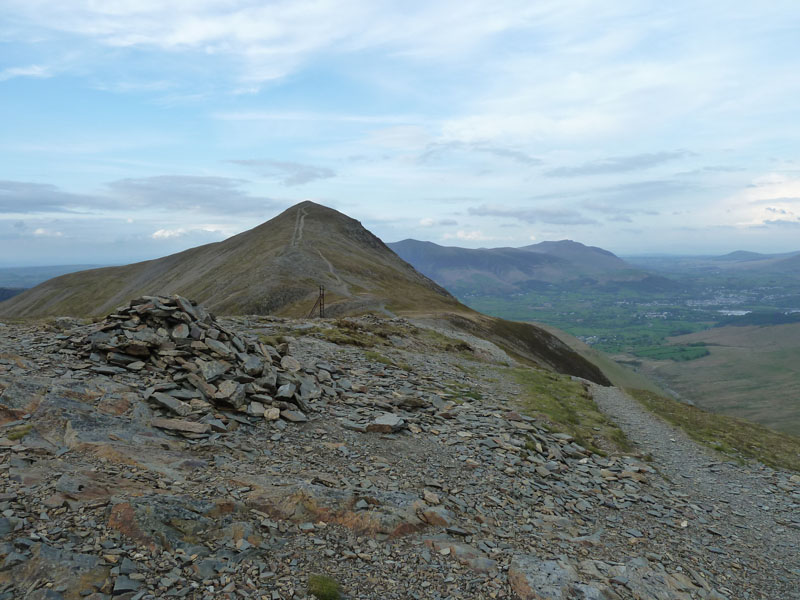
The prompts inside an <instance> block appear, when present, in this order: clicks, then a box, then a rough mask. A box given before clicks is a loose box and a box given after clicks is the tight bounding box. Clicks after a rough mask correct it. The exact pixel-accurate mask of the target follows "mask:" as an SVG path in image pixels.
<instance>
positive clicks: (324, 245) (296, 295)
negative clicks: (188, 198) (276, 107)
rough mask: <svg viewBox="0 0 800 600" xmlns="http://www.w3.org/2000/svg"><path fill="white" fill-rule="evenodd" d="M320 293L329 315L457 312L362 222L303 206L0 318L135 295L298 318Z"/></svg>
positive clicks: (18, 306)
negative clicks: (166, 296)
mask: <svg viewBox="0 0 800 600" xmlns="http://www.w3.org/2000/svg"><path fill="white" fill-rule="evenodd" d="M319 286H324V287H325V288H326V290H327V293H326V296H327V305H328V313H329V314H330V315H335V314H345V313H350V312H365V311H368V310H373V311H385V312H395V311H414V310H417V309H421V310H435V309H448V308H449V309H453V308H456V307H458V306H459V304H458V302H457V301H456V300H455V298H453V297H452V296H451V295H450V294H449V293H448V292H447V291H446V290H445V289H444V288H442V287H440V286H439V285H437V284H436V283H434V282H433V281H431V280H430V279H428V278H427V277H425V276H423V275H421V274H420V273H418V272H417V271H416V270H415V269H414V268H413V267H412V266H411V265H409V264H408V263H406V262H404V261H403V260H402V259H400V258H399V257H398V256H397V255H396V254H395V253H394V252H392V251H391V250H390V249H389V248H388V247H387V246H386V245H385V244H384V243H383V242H382V241H381V240H380V239H379V238H378V237H376V236H375V235H373V234H372V233H370V232H369V231H367V230H366V229H365V228H364V227H363V226H362V225H361V223H359V222H358V221H356V220H355V219H351V218H350V217H348V216H347V215H344V214H342V213H340V212H338V211H336V210H333V209H331V208H328V207H326V206H322V205H320V204H316V203H314V202H308V201H306V202H301V203H300V204H296V205H295V206H292V207H291V208H289V209H287V210H285V211H284V212H283V213H281V214H279V215H278V216H277V217H275V218H273V219H271V220H269V221H267V222H266V223H263V224H261V225H259V226H257V227H255V228H253V229H250V230H249V231H245V232H243V233H240V234H238V235H235V236H233V237H231V238H229V239H227V240H225V241H223V242H217V243H213V244H206V245H204V246H198V247H196V248H191V249H189V250H185V251H183V252H180V253H178V254H172V255H170V256H165V257H164V258H159V259H156V260H150V261H145V262H140V263H135V264H131V265H126V266H122V267H107V268H103V269H93V270H90V271H81V272H78V273H70V274H68V275H63V276H61V277H56V278H54V279H51V280H49V281H46V282H44V283H42V284H41V285H39V286H37V287H35V288H33V289H30V290H28V291H27V292H24V293H23V294H20V295H19V296H16V297H14V298H12V299H11V300H9V301H7V302H4V303H2V304H0V315H2V316H4V317H16V318H19V317H44V316H54V315H73V316H92V315H102V314H107V313H109V312H111V311H113V310H114V309H115V308H116V307H117V306H119V305H121V304H124V303H125V302H127V301H128V300H129V299H130V298H133V297H135V296H141V295H156V294H162V295H163V294H174V293H177V294H181V295H182V296H186V297H189V298H192V299H193V300H196V301H198V302H201V303H203V304H204V305H206V306H207V307H208V308H210V309H211V310H213V311H215V312H217V313H220V314H286V315H304V314H306V313H308V311H309V309H310V308H311V307H312V306H313V304H314V300H315V298H316V297H317V294H318V290H319Z"/></svg>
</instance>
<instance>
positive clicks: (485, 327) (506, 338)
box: [441, 311, 612, 386]
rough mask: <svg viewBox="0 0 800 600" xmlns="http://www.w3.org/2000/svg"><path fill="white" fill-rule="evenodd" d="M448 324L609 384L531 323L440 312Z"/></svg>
mask: <svg viewBox="0 0 800 600" xmlns="http://www.w3.org/2000/svg"><path fill="white" fill-rule="evenodd" d="M441 317H442V318H444V319H445V320H447V321H448V322H449V323H450V325H452V326H454V327H456V328H458V329H460V330H462V331H465V332H467V333H470V334H472V335H475V336H477V337H480V338H483V339H485V340H489V341H490V342H493V343H494V344H496V345H497V346H499V347H500V348H502V349H503V350H505V351H506V352H507V353H508V354H509V355H511V356H513V357H514V358H516V359H518V360H522V361H523V362H530V363H534V364H536V365H537V366H540V367H544V368H547V369H551V370H554V371H556V372H558V373H564V374H566V375H574V376H576V377H583V378H584V379H588V380H590V381H594V382H595V383H598V384H600V385H605V386H608V385H612V384H611V381H610V380H609V378H608V377H606V375H605V373H604V372H603V370H602V369H601V368H600V367H598V366H597V365H596V364H594V363H593V362H591V361H590V360H588V359H587V358H585V357H583V356H581V355H580V354H579V353H578V352H576V351H575V350H573V349H572V348H570V347H569V346H568V345H567V344H566V343H565V342H563V341H562V340H560V339H559V338H558V337H557V336H555V335H554V334H552V333H550V332H549V331H546V330H545V329H544V328H542V327H538V326H536V325H533V324H532V323H522V322H520V321H507V320H505V319H500V318H498V317H490V316H487V315H484V314H481V313H479V312H474V311H470V312H469V313H466V312H465V313H461V314H455V313H448V314H445V315H441Z"/></svg>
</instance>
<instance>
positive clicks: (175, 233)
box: [150, 227, 187, 240]
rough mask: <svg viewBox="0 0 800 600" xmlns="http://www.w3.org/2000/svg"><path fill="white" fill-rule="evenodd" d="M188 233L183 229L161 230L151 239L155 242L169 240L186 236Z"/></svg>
mask: <svg viewBox="0 0 800 600" xmlns="http://www.w3.org/2000/svg"><path fill="white" fill-rule="evenodd" d="M186 233H187V231H186V230H185V229H184V228H182V227H181V228H178V229H159V230H158V231H156V232H154V233H153V235H151V236H150V237H151V238H153V239H154V240H169V239H171V238H177V237H181V236H183V235H186Z"/></svg>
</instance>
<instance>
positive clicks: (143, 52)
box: [0, 0, 800, 266]
mask: <svg viewBox="0 0 800 600" xmlns="http://www.w3.org/2000/svg"><path fill="white" fill-rule="evenodd" d="M798 31H800V3H798V2H796V0H791V1H781V0H770V2H751V1H749V0H748V1H746V2H745V1H741V0H725V1H715V0H704V1H703V2H696V1H695V0H691V1H684V0H673V1H671V2H661V1H659V2H650V1H647V0H630V1H629V0H614V1H613V2H597V1H594V2H588V1H579V0H555V1H550V0H519V1H518V0H493V1H492V2H487V1H485V0H480V1H476V0H459V1H457V2H456V1H454V0H451V1H436V0H426V1H424V2H417V1H415V0H403V1H384V0H308V1H306V0H292V1H286V2H283V1H277V2H273V1H265V0H172V1H169V0H166V1H165V0H115V1H114V2H102V1H100V0H59V1H58V2H55V1H49V0H0V266H28V265H54V264H121V263H127V262H131V261H135V260H144V259H149V258H155V257H159V256H164V255H166V254H170V253H173V252H177V251H180V250H183V249H185V248H189V247H192V246H196V245H199V244H203V243H208V242H214V241H220V240H222V239H225V238H227V237H229V236H231V235H233V234H236V233H238V232H241V231H244V230H246V229H249V228H251V227H254V226H256V225H258V224H260V223H262V222H264V221H266V220H268V219H270V218H272V217H274V216H275V215H277V214H279V213H280V212H281V211H283V210H285V209H286V208H288V207H289V206H291V205H293V204H295V203H297V202H301V201H303V200H313V201H315V202H319V203H321V204H324V205H326V206H330V207H332V208H335V209H337V210H340V211H342V212H344V213H346V214H348V215H349V216H351V217H353V218H356V219H358V220H359V221H361V222H362V223H363V224H364V225H365V226H366V227H367V228H368V229H370V230H371V231H373V232H374V233H375V234H376V235H378V236H379V237H381V238H382V239H383V240H384V241H387V242H392V241H398V240H401V239H405V238H415V239H421V240H430V241H433V242H436V243H439V244H443V245H452V246H463V247H496V246H523V245H527V244H531V243H536V242H539V241H544V240H558V239H573V240H576V241H579V242H583V243H585V244H590V245H596V246H601V247H603V248H606V249H608V250H611V251H613V252H615V253H617V254H621V255H623V256H624V255H637V254H664V253H667V254H723V253H727V252H730V251H733V250H738V249H746V250H753V251H760V252H788V251H796V250H800V76H798V73H800V35H798Z"/></svg>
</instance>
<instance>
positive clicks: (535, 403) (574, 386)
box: [508, 368, 633, 454]
mask: <svg viewBox="0 0 800 600" xmlns="http://www.w3.org/2000/svg"><path fill="white" fill-rule="evenodd" d="M508 373H509V375H510V376H511V377H513V378H514V379H515V380H516V382H517V383H518V384H519V385H520V386H521V387H522V394H521V401H522V407H521V408H522V410H523V412H525V413H527V414H528V415H530V416H532V417H536V418H538V419H540V420H542V422H540V423H538V424H539V426H543V427H544V428H545V429H547V430H549V431H552V432H560V433H568V434H569V435H571V436H572V437H573V438H575V441H576V442H577V443H578V444H580V445H581V446H583V447H584V448H586V449H588V450H591V451H592V452H595V453H597V454H606V452H608V451H611V452H631V451H632V450H633V446H632V444H631V443H630V441H629V440H628V438H627V437H626V436H625V433H624V432H623V431H622V430H621V429H620V428H619V427H617V426H616V425H615V424H614V423H613V422H612V421H610V420H609V419H608V418H607V417H606V416H605V415H604V414H603V413H601V412H600V409H599V408H598V407H597V405H596V404H595V403H594V400H592V399H591V398H590V397H589V395H588V393H587V392H586V390H585V388H584V387H583V384H581V383H580V382H578V381H573V380H572V379H571V378H570V377H569V376H568V375H559V374H557V373H551V372H549V371H541V370H537V369H528V368H515V369H508Z"/></svg>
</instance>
